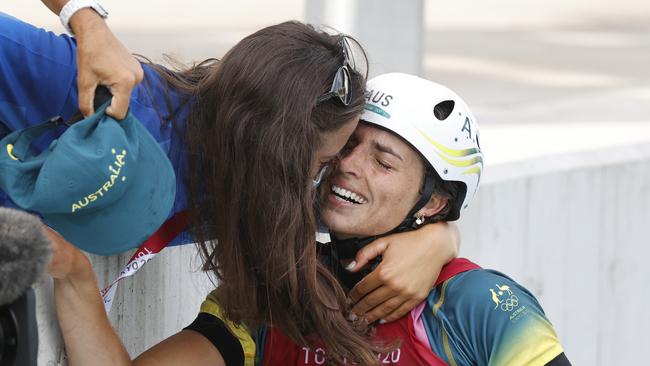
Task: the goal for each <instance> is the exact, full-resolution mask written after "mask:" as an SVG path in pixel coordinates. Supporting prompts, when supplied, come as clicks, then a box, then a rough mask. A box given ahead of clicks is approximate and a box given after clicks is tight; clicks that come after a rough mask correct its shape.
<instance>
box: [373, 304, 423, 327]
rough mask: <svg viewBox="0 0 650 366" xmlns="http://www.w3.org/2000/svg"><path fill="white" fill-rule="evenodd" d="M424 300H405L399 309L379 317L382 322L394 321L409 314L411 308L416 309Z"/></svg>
mask: <svg viewBox="0 0 650 366" xmlns="http://www.w3.org/2000/svg"><path fill="white" fill-rule="evenodd" d="M421 302H422V301H421V300H409V301H406V302H403V303H402V305H400V306H399V307H398V308H397V309H395V310H393V312H391V313H390V314H388V315H381V316H380V317H379V319H381V320H380V322H382V323H390V322H394V321H395V320H397V319H399V318H401V317H403V316H405V315H406V314H408V313H409V312H410V311H411V310H413V309H415V307H416V306H418V305H419V304H420V303H421Z"/></svg>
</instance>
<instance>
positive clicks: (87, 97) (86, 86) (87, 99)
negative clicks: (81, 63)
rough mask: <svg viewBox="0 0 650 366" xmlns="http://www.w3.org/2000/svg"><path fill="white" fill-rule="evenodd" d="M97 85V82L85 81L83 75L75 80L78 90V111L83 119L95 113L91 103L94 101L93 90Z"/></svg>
mask: <svg viewBox="0 0 650 366" xmlns="http://www.w3.org/2000/svg"><path fill="white" fill-rule="evenodd" d="M97 85H98V84H97V81H86V78H85V77H84V76H83V75H81V74H80V75H79V79H78V80H77V87H78V88H79V111H80V112H81V114H83V115H84V117H88V116H90V115H92V114H93V113H95V107H94V105H93V101H94V100H95V89H96V88H97Z"/></svg>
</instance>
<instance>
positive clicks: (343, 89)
mask: <svg viewBox="0 0 650 366" xmlns="http://www.w3.org/2000/svg"><path fill="white" fill-rule="evenodd" d="M339 46H340V47H341V50H342V51H343V65H342V66H341V67H339V69H338V70H336V74H334V80H333V81H332V87H331V88H330V91H329V92H327V93H325V94H323V95H321V96H320V97H318V101H317V102H316V103H317V104H320V103H322V102H325V101H328V100H330V99H332V98H338V99H339V100H340V101H341V103H343V105H344V106H346V107H347V106H349V105H350V102H351V101H352V92H351V90H350V84H351V82H350V80H351V78H350V70H355V65H354V58H353V57H352V51H351V48H350V43H349V42H348V39H347V37H346V36H343V37H341V40H340V41H339Z"/></svg>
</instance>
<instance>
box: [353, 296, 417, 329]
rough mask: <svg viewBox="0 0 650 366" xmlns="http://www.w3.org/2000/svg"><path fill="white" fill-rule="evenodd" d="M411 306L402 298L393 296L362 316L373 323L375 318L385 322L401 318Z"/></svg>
mask: <svg viewBox="0 0 650 366" xmlns="http://www.w3.org/2000/svg"><path fill="white" fill-rule="evenodd" d="M416 305H417V303H416ZM412 308H413V306H412V305H411V304H410V303H409V302H404V299H403V298H401V297H393V298H391V299H389V300H388V301H385V302H383V303H382V304H380V305H379V306H377V307H375V308H374V309H372V310H371V311H369V312H367V313H366V315H364V318H365V319H366V320H367V321H368V323H373V322H375V321H377V320H379V321H380V322H381V323H387V322H391V321H394V320H397V319H399V318H401V317H402V316H404V315H406V314H407V313H408V312H409V311H411V309H412Z"/></svg>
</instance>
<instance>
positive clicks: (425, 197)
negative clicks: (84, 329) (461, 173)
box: [391, 169, 436, 232]
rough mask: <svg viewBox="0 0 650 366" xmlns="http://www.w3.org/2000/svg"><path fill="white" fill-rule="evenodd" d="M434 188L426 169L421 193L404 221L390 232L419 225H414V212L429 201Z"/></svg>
mask: <svg viewBox="0 0 650 366" xmlns="http://www.w3.org/2000/svg"><path fill="white" fill-rule="evenodd" d="M435 188H436V185H435V180H434V178H433V174H429V173H428V169H427V172H425V175H424V186H423V187H422V194H421V195H420V199H419V200H418V201H417V202H416V203H415V206H413V208H412V209H411V211H409V213H408V215H406V218H405V219H404V221H402V223H401V224H399V226H397V228H396V229H394V230H391V232H395V231H406V230H412V229H413V228H415V227H416V226H419V225H415V220H417V218H416V217H415V214H416V213H418V211H420V209H421V208H422V207H424V206H425V205H426V204H427V203H428V202H429V200H431V195H432V194H433V191H434V189H435Z"/></svg>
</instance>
